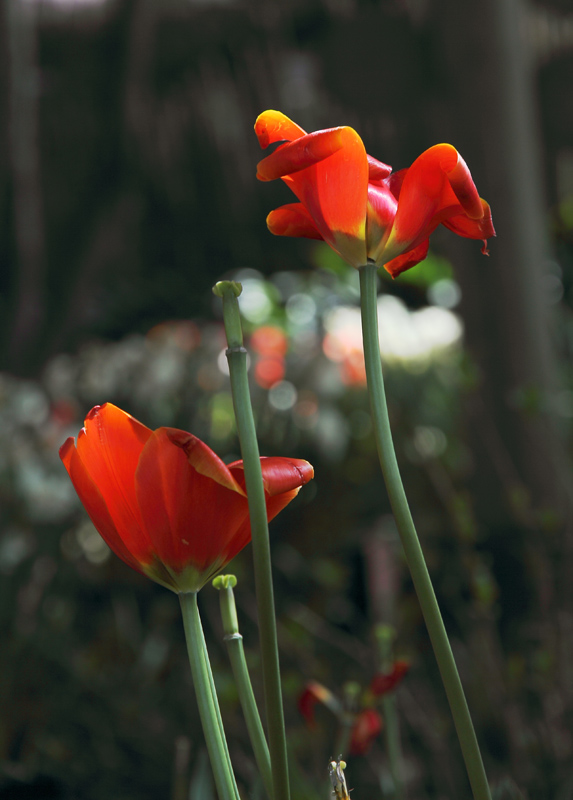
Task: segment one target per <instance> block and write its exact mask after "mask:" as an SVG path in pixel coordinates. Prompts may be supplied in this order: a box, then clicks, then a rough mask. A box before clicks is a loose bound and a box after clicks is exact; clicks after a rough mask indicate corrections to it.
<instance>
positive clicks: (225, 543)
mask: <svg viewBox="0 0 573 800" xmlns="http://www.w3.org/2000/svg"><path fill="white" fill-rule="evenodd" d="M60 458H61V459H62V461H63V462H64V466H65V467H66V469H67V471H68V474H69V476H70V478H71V480H72V483H73V484H74V487H75V489H76V491H77V493H78V495H79V498H80V500H81V501H82V503H83V505H84V506H85V509H86V511H87V512H88V514H89V516H90V518H91V520H92V522H93V524H94V525H95V527H96V528H97V530H98V531H99V533H100V534H101V536H102V537H103V539H104V540H105V541H106V542H107V544H108V545H109V546H110V548H111V549H112V550H113V551H114V552H115V553H116V555H118V556H119V557H120V558H121V559H123V561H125V563H126V564H128V565H129V566H130V567H133V569H135V570H137V571H138V572H141V573H143V574H145V575H147V576H148V577H149V578H152V579H153V580H154V581H157V583H161V584H162V585H163V586H166V587H167V588H169V589H171V590H173V591H174V592H196V591H198V590H199V589H200V588H201V587H202V586H203V585H204V584H205V583H207V581H208V580H209V579H210V578H212V577H213V576H214V575H215V574H216V573H217V572H219V570H221V569H222V568H223V567H224V566H225V565H226V564H227V563H228V562H229V561H230V560H231V559H232V558H234V556H236V555H237V553H238V552H239V551H240V550H242V549H243V547H244V546H245V545H246V544H247V543H248V542H249V541H250V539H251V529H250V523H249V509H248V503H247V494H246V491H245V478H244V473H243V462H242V461H236V462H234V463H233V464H229V465H228V466H227V465H225V464H224V463H223V462H222V461H221V459H220V458H219V457H218V456H216V455H215V453H213V451H212V450H211V449H210V448H209V447H207V445H206V444H204V443H203V442H202V441H201V440H200V439H197V437H195V436H193V435H192V434H190V433H186V432H185V431H180V430H176V429H175V428H158V429H157V430H156V431H152V430H150V429H149V428H146V427H145V425H142V424H141V423H140V422H138V421H137V420H136V419H134V418H133V417H132V416H130V415H129V414H126V413H125V412H124V411H121V409H119V408H117V407H116V406H113V405H112V404H111V403H106V404H105V405H103V406H96V407H95V408H93V409H92V410H91V411H90V413H89V414H88V416H87V418H86V420H85V423H84V428H82V430H81V431H80V434H79V436H78V437H77V440H74V439H73V438H69V439H68V440H67V441H66V442H65V443H64V444H63V445H62V447H61V448H60ZM261 469H262V473H263V483H264V487H265V498H266V504H267V516H268V519H269V520H271V519H272V518H273V517H275V516H276V515H277V514H278V513H279V511H281V509H283V508H284V507H285V506H286V505H287V504H288V503H289V502H290V501H291V500H292V499H293V498H294V497H295V496H296V494H297V493H298V491H299V490H300V488H301V486H303V485H304V484H305V483H307V482H308V481H309V480H311V478H312V477H313V474H314V473H313V469H312V467H311V465H310V464H309V463H308V462H307V461H302V460H300V459H294V458H293V459H291V458H261Z"/></svg>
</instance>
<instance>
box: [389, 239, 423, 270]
mask: <svg viewBox="0 0 573 800" xmlns="http://www.w3.org/2000/svg"><path fill="white" fill-rule="evenodd" d="M429 247H430V240H429V239H425V240H424V241H423V242H422V244H419V245H418V246H417V247H414V249H413V250H408V251H407V252H406V253H403V254H402V255H401V256H396V258H393V259H392V260H391V261H387V262H386V264H384V269H385V270H386V271H387V272H389V273H390V275H391V276H392V277H393V278H397V277H398V275H400V273H401V272H405V271H406V270H407V269H410V268H411V267H415V266H416V264H419V263H420V261H423V260H424V259H425V258H426V256H427V255H428V249H429Z"/></svg>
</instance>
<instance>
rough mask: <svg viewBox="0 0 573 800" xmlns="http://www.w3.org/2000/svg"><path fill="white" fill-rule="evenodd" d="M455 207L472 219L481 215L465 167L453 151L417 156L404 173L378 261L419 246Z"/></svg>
mask: <svg viewBox="0 0 573 800" xmlns="http://www.w3.org/2000/svg"><path fill="white" fill-rule="evenodd" d="M456 206H458V207H459V206H461V210H462V211H463V212H464V213H465V215H466V216H468V217H470V218H471V219H480V218H481V217H482V216H483V214H484V209H483V206H482V201H481V199H480V197H479V195H478V192H477V189H476V187H475V184H474V182H473V180H472V177H471V174H470V171H469V169H468V167H467V164H466V163H465V161H464V160H463V158H462V157H461V156H460V155H459V153H458V152H457V150H456V149H455V147H452V145H449V144H438V145H435V146H434V147H430V148H429V149H428V150H426V151H425V152H424V153H422V155H421V156H418V158H417V159H416V160H415V161H414V163H413V164H412V166H411V167H410V168H409V169H408V170H407V172H406V174H405V177H404V181H403V184H402V188H401V191H400V196H399V202H398V211H397V212H396V219H395V220H394V225H393V228H392V231H391V233H390V236H389V237H388V240H387V242H386V245H385V249H384V253H381V254H380V257H381V258H383V257H384V256H390V257H391V256H392V255H393V254H396V255H399V254H401V253H403V252H404V250H405V249H406V248H412V247H416V246H417V245H419V244H420V243H421V242H422V241H423V240H424V239H425V238H426V237H428V236H429V235H430V233H431V232H432V231H433V230H434V228H435V227H436V225H437V224H438V223H439V222H441V221H444V218H445V217H446V216H451V214H452V212H454V213H455V211H454V209H455V207H456ZM446 209H448V212H447V213H446ZM480 238H481V237H480Z"/></svg>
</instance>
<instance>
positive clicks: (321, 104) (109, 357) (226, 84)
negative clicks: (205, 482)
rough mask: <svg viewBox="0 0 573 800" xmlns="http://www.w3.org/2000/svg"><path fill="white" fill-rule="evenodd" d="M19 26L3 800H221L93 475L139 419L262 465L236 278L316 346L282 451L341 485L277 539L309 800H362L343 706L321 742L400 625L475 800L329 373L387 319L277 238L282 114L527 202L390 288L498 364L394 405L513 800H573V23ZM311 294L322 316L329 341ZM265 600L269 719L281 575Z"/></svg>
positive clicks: (61, 19)
mask: <svg viewBox="0 0 573 800" xmlns="http://www.w3.org/2000/svg"><path fill="white" fill-rule="evenodd" d="M1 11H2V13H1V16H0V24H1V28H0V39H1V46H0V87H1V88H0V120H1V122H0V263H1V264H2V270H1V272H0V311H1V313H0V368H1V369H2V373H1V374H0V439H1V442H2V447H1V448H0V450H1V452H0V500H1V505H0V518H1V522H2V525H1V530H0V573H1V575H0V592H1V594H2V603H1V604H0V619H1V626H2V628H1V629H2V647H1V650H0V686H1V687H2V689H1V692H0V797H2V798H11V797H25V798H33V797H41V798H49V797H54V798H55V797H65V798H81V799H82V800H83V798H86V800H99V799H100V798H103V797H109V796H112V797H114V798H116V799H117V800H131V798H150V799H151V798H155V797H158V796H163V797H168V796H171V797H172V798H173V800H179V799H180V798H184V797H187V796H188V791H189V789H188V787H189V781H190V780H191V790H190V791H191V794H190V795H189V796H191V797H192V798H199V799H200V800H203V799H204V800H209V798H210V796H211V794H210V792H211V789H210V788H209V779H208V769H206V766H205V754H204V750H203V744H202V736H201V732H200V729H199V727H198V720H197V714H196V710H195V703H194V699H193V692H192V686H191V681H190V676H189V670H188V666H187V664H186V661H185V650H184V643H183V639H182V630H181V624H180V620H179V616H178V608H177V601H176V599H175V598H174V597H172V596H171V595H170V594H168V593H167V592H165V591H164V590H162V589H161V588H160V587H155V586H154V585H151V584H150V583H149V582H146V581H144V580H143V579H140V578H139V576H137V575H135V574H131V573H130V572H129V570H128V569H127V568H124V566H123V564H121V563H120V562H119V561H118V560H117V559H115V558H110V557H108V556H109V554H108V553H107V551H106V550H105V549H103V548H102V545H101V542H100V540H99V538H98V537H97V534H95V532H94V531H93V529H92V528H91V527H90V525H89V523H88V522H87V521H86V517H85V516H84V515H83V512H81V510H80V509H78V507H77V504H76V503H75V502H74V498H73V495H72V493H71V490H70V487H69V486H68V483H67V478H66V476H65V474H64V473H63V469H62V467H61V465H60V463H59V460H58V457H57V448H58V446H59V444H61V442H62V441H63V440H64V439H65V437H66V436H67V435H72V434H74V433H75V432H77V430H78V429H79V427H80V425H81V419H82V416H83V415H84V414H85V413H86V412H87V410H88V409H89V408H90V407H91V406H92V405H94V404H96V403H101V402H105V401H106V400H111V401H113V402H116V403H118V404H119V405H121V406H122V407H123V408H125V409H126V410H128V411H130V412H132V413H134V414H135V415H136V416H138V417H139V418H140V419H142V421H144V422H145V423H147V424H149V425H151V426H159V425H178V426H180V427H182V428H185V429H188V430H192V431H193V432H194V433H196V434H197V435H199V436H201V437H203V438H204V439H205V440H206V441H208V442H209V443H210V444H211V446H213V447H214V449H215V450H216V451H217V452H219V453H220V454H221V455H222V456H225V457H226V458H227V457H228V458H231V457H233V454H235V457H236V453H237V443H236V440H235V437H234V430H233V424H232V418H231V415H230V405H229V395H228V386H227V382H226V378H225V376H224V375H223V373H222V372H221V371H220V370H219V369H218V368H217V358H218V356H219V354H220V352H221V350H222V349H223V347H224V341H223V338H222V332H221V326H220V322H219V321H218V319H219V317H218V315H219V309H218V306H217V304H216V303H214V302H213V298H212V295H211V292H210V289H211V286H212V285H213V283H214V282H215V281H216V280H218V279H220V278H221V277H223V276H227V275H238V276H239V277H242V278H243V280H246V281H251V284H252V289H253V292H254V295H253V296H254V297H255V299H256V298H257V297H258V301H260V300H261V297H263V298H266V303H267V307H266V311H265V313H264V314H262V315H261V316H260V318H258V321H259V322H260V321H264V322H265V324H273V325H278V326H281V327H283V328H285V329H286V330H287V332H288V334H289V337H290V341H291V348H290V350H289V355H288V357H287V363H286V378H287V384H288V385H287V387H286V391H287V395H288V392H289V391H290V392H291V394H292V392H293V391H294V394H292V397H293V398H295V399H293V400H292V402H290V401H289V400H288V396H287V399H286V400H284V396H281V395H273V394H272V393H271V392H267V390H266V389H265V388H263V387H261V386H257V385H256V384H255V383H254V385H253V389H254V402H255V409H256V413H257V420H258V426H259V431H260V435H261V449H262V451H263V452H265V453H267V454H270V453H280V454H283V455H287V454H291V455H296V456H299V457H306V458H308V459H309V460H311V461H312V463H313V464H314V465H315V468H316V475H317V477H316V481H315V483H314V484H313V485H312V486H309V487H307V488H306V489H305V490H304V491H303V492H302V493H301V495H300V496H299V498H298V499H297V501H296V502H295V503H293V505H292V507H290V508H289V510H288V511H287V512H285V513H284V514H283V515H282V516H281V517H280V518H279V519H277V520H276V522H275V523H274V526H273V552H274V559H275V566H276V587H277V602H278V611H279V618H280V627H279V632H280V640H281V648H282V659H283V668H284V685H285V704H286V714H287V722H288V726H289V743H290V746H291V748H292V753H293V759H292V760H293V765H295V766H293V786H294V791H293V794H294V796H295V798H305V800H311V798H314V797H326V796H328V795H327V792H328V788H327V786H326V784H325V776H326V765H327V762H328V759H329V757H331V756H332V755H333V754H334V753H333V748H334V746H335V737H334V735H333V732H332V728H333V722H332V718H331V717H329V716H328V712H327V711H326V710H324V709H319V710H318V712H317V717H318V728H317V730H316V731H313V732H312V733H310V732H309V731H308V730H307V729H306V727H305V725H304V724H303V722H302V721H301V718H300V716H299V714H298V711H297V707H296V702H297V697H298V695H299V694H300V692H301V690H302V688H303V686H304V683H305V682H306V681H307V680H310V679H314V680H319V681H321V682H323V683H324V684H325V685H327V686H328V687H329V688H330V689H331V690H332V691H334V692H336V693H337V694H339V695H340V696H341V695H342V692H343V685H344V684H345V682H346V681H349V680H353V681H358V682H359V683H360V684H361V685H362V686H363V687H365V686H367V685H368V683H369V681H370V679H371V677H372V675H373V674H374V673H375V672H376V671H377V669H378V667H379V662H378V658H377V655H376V648H375V646H374V641H373V629H374V626H375V624H376V623H381V622H382V623H389V624H392V625H393V626H394V627H395V628H396V630H397V642H396V652H397V654H398V655H405V656H406V657H408V658H409V659H410V660H411V662H412V668H411V671H410V673H409V675H408V677H407V678H406V680H405V682H404V683H403V685H402V686H401V687H400V689H399V691H398V693H397V704H398V709H399V714H400V719H401V726H402V739H403V749H404V772H405V778H406V783H407V796H408V797H409V798H411V800H417V798H420V799H421V798H449V797H452V798H453V797H464V796H468V791H469V790H468V787H467V784H466V782H465V781H466V779H465V776H464V772H463V768H462V767H461V764H460V760H461V758H460V754H459V752H458V749H457V744H456V741H455V736H454V732H453V730H452V725H451V721H450V717H449V712H448V710H447V705H446V701H445V698H444V695H443V690H442V688H441V685H440V681H439V677H438V675H437V670H436V667H435V664H434V660H433V656H432V654H431V650H430V647H429V643H428V640H427V635H426V632H425V628H424V626H423V622H422V620H421V617H420V613H419V609H418V606H417V602H416V600H415V596H414V595H413V590H412V587H411V585H410V581H409V578H408V576H407V574H406V572H405V568H404V564H403V561H402V557H401V554H400V549H399V546H398V543H397V539H396V533H395V529H394V526H393V523H392V520H391V517H390V516H389V508H388V503H387V500H386V496H385V492H384V490H383V488H382V484H381V478H380V476H379V468H378V465H377V459H376V454H375V451H374V448H373V444H372V441H371V436H370V435H369V429H368V422H367V420H368V417H367V410H368V404H367V398H366V396H365V393H364V391H363V389H362V388H361V387H360V386H359V385H358V386H352V385H350V386H349V385H348V383H344V380H343V379H344V374H343V373H341V372H340V371H339V368H338V366H337V365H336V364H334V363H332V362H330V361H329V360H328V359H327V358H325V356H324V353H323V352H322V349H321V342H322V337H323V336H324V334H325V330H326V329H327V318H328V313H329V311H331V310H332V308H334V307H335V306H336V305H337V304H345V305H346V306H356V302H357V301H356V275H354V274H353V273H352V272H351V271H350V270H347V269H345V268H343V267H341V265H340V264H338V262H337V261H336V259H333V258H332V257H331V256H330V254H329V253H328V252H325V251H324V250H321V249H320V248H318V249H317V248H316V246H315V243H309V242H304V241H296V240H281V239H277V238H273V237H272V236H270V235H269V234H268V232H267V230H266V227H265V223H264V219H265V216H266V214H267V213H268V211H269V210H270V209H272V208H274V207H276V206H277V205H279V204H280V203H282V202H287V199H286V198H287V195H288V193H287V192H286V190H285V189H284V187H283V186H282V185H278V184H277V185H275V184H259V183H257V181H256V180H255V177H254V176H255V164H256V162H257V160H259V158H260V157H261V155H260V151H259V148H258V145H257V142H256V139H255V136H254V134H253V131H252V126H253V123H254V120H255V118H256V116H257V114H258V113H260V112H261V111H262V110H264V109H265V108H278V109H280V110H282V111H284V112H285V113H287V114H288V115H290V116H292V117H293V118H294V119H295V120H296V121H297V122H298V123H299V124H301V125H302V126H303V127H305V128H306V129H308V130H312V129H318V128H323V127H330V126H334V125H339V124H350V125H352V126H354V127H355V128H356V129H357V130H358V131H359V132H360V134H361V135H362V137H363V139H364V141H365V144H366V147H367V150H368V151H369V152H371V153H372V154H374V155H376V156H377V157H379V158H380V159H381V160H383V161H385V162H387V163H390V164H392V165H393V166H394V167H395V168H400V167H402V166H407V165H408V164H410V163H411V162H412V161H413V159H414V158H415V157H416V156H417V155H418V154H419V153H420V152H422V151H423V150H424V149H425V148H426V147H428V146H430V145H431V144H434V143H435V142H438V141H451V142H452V143H453V144H454V145H455V146H456V147H457V148H458V149H459V150H460V151H461V152H462V154H463V155H464V157H465V159H466V161H467V162H468V164H469V165H470V168H471V169H472V174H473V175H474V178H475V180H476V183H477V185H478V188H479V190H480V193H481V194H482V196H484V197H485V198H486V199H488V201H489V202H490V203H491V205H492V208H493V213H494V221H495V223H496V228H497V233H498V238H497V239H496V240H495V241H492V242H490V250H491V256H490V258H489V259H486V258H484V257H483V256H482V255H481V254H480V252H479V246H478V245H477V244H476V243H475V242H470V241H467V240H461V239H457V238H456V237H454V236H453V235H451V234H448V233H447V232H446V233H440V232H437V233H436V235H435V237H434V241H433V248H434V249H433V256H432V265H433V266H432V265H430V264H427V265H422V266H420V267H418V268H416V270H413V271H412V274H411V276H410V277H407V276H404V277H403V278H400V279H398V280H397V281H395V282H392V281H390V280H389V279H384V280H383V283H382V290H383V291H384V292H385V293H386V294H388V295H395V296H396V297H397V298H399V299H400V300H401V301H402V302H403V303H404V304H405V306H398V307H399V308H404V309H405V307H407V308H409V309H410V311H411V312H416V311H420V310H423V309H425V308H426V307H427V306H428V305H432V302H433V301H432V299H431V297H432V296H431V292H430V293H428V291H427V289H428V285H429V284H433V283H435V281H436V280H438V279H444V277H445V278H446V279H447V280H448V281H449V286H450V288H451V287H452V286H453V287H454V288H456V287H457V289H459V290H460V291H461V304H460V306H459V308H458V309H457V311H458V312H459V314H460V315H461V318H462V319H463V323H464V329H465V338H464V344H463V348H462V347H460V346H459V345H458V346H454V347H451V348H449V349H448V348H446V349H445V350H444V351H443V352H442V353H441V355H437V356H435V357H434V356H432V357H430V356H425V357H423V358H421V359H420V358H418V359H416V358H406V357H401V358H399V357H394V358H392V357H390V356H387V359H386V360H387V373H388V395H389V402H390V406H391V414H392V422H393V426H394V430H395V437H396V442H397V448H398V452H399V457H400V461H401V463H402V466H403V470H404V478H405V483H406V486H407V490H408V493H409V496H410V498H411V504H412V507H413V510H414V516H415V518H416V521H417V523H418V526H419V531H420V534H421V536H422V539H423V544H424V549H425V551H426V553H427V557H428V561H429V565H430V569H431V572H432V575H433V577H434V580H435V585H436V590H437V593H438V596H439V600H440V603H441V605H442V607H443V610H444V615H445V619H446V623H447V626H448V630H449V632H450V634H451V637H452V642H453V647H454V650H455V653H456V657H457V659H458V662H459V665H460V670H461V674H462V680H463V682H464V684H465V686H466V689H467V693H468V700H469V704H470V707H471V710H472V713H473V716H474V718H475V722H476V728H477V733H478V738H479V740H480V743H481V744H482V746H483V751H484V759H485V762H486V767H487V770H488V774H489V775H490V777H491V779H492V782H493V783H494V785H495V786H496V787H497V789H496V792H497V797H498V798H512V797H526V798H530V799H531V800H533V798H535V800H554V799H556V800H567V798H570V797H571V796H573V771H572V768H571V764H572V762H573V757H572V755H573V741H572V739H571V729H572V724H573V719H572V715H573V669H572V667H571V664H572V663H573V658H572V642H573V605H572V601H573V598H572V593H571V586H572V581H571V575H572V574H573V572H572V569H573V538H572V537H573V530H572V529H571V469H570V455H571V420H572V419H573V374H572V370H571V351H572V349H573V318H572V313H571V310H572V303H573V294H572V291H573V103H572V102H571V86H572V85H573V16H572V14H571V9H570V5H569V4H568V3H566V2H557V0H554V2H544V3H541V2H538V3H527V4H526V3H524V2H519V0H484V2H482V3H479V4H474V3H460V2H459V1H458V0H310V1H309V0H304V2H303V0H288V2H278V1H275V2H263V0H244V2H235V0H221V2H219V1H217V0H204V2H197V1H195V0H193V1H192V2H191V1H190V2H183V1H182V0H169V2H153V0H108V2H102V3H98V2H97V1H96V0H93V1H92V2H88V1H87V0H86V1H85V2H80V1H79V0H76V2H70V3H66V2H64V0H53V2H48V0H43V1H42V2H39V1H38V2H36V0H28V2H25V0H6V2H5V3H4V4H3V5H2V9H1ZM448 264H452V265H453V267H454V271H453V276H454V280H453V282H452V272H451V268H450V267H449V266H448ZM436 265H438V266H437V267H436ZM440 265H441V266H440ZM444 265H445V266H444ZM432 270H433V271H432ZM301 296H302V297H306V298H310V299H311V301H312V308H313V309H314V310H312V308H311V311H310V312H309V313H308V314H307V317H308V319H307V321H306V322H304V323H303V322H301V317H300V314H299V316H298V317H297V315H296V313H293V312H292V309H293V308H295V307H296V308H299V310H300V308H301V307H303V306H304V303H303V306H300V302H299V299H300V297H301ZM293 298H295V300H293ZM297 298H298V299H297ZM297 303H298V304H299V305H297ZM289 304H290V305H289ZM306 308H307V311H308V306H306ZM388 308H390V306H388ZM289 309H290V310H289ZM303 310H304V308H303ZM305 313H306V312H305ZM404 313H405V310H404ZM303 316H304V314H303ZM409 319H411V318H409ZM297 320H298V322H297ZM256 323H257V316H256V314H254V315H251V317H250V318H247V321H246V326H247V332H252V330H253V329H254V328H255V327H256ZM412 324H413V323H412ZM305 326H306V327H305ZM309 326H310V327H309ZM403 335H405V334H403ZM305 337H306V338H305ZM347 377H348V376H347ZM289 387H290V388H289ZM281 397H283V399H282V400H281ZM277 398H278V399H277ZM289 402H290V405H289ZM233 570H234V571H236V572H237V574H238V576H239V587H238V590H237V601H238V604H239V610H240V614H241V625H242V626H243V632H244V635H245V641H246V645H247V649H248V652H249V660H250V663H251V666H252V668H253V676H254V679H255V684H256V689H257V692H258V693H260V686H259V682H258V674H259V672H258V653H257V638H256V622H255V605H256V601H255V598H254V594H253V589H252V576H251V572H250V563H249V552H248V550H247V552H245V553H244V554H242V555H241V556H240V557H239V559H238V560H237V562H236V563H234V564H233ZM201 599H202V609H203V614H204V617H205V624H206V628H207V630H208V638H209V643H210V647H211V650H212V655H213V662H214V669H215V673H216V679H217V683H218V686H219V689H220V692H221V698H222V704H223V711H224V716H225V721H226V724H227V726H228V733H229V739H230V746H231V751H232V757H233V762H234V764H236V766H237V772H238V777H239V781H240V784H241V786H242V788H243V790H244V792H245V797H247V796H253V797H256V796H257V795H256V791H257V788H256V781H255V779H254V768H253V763H252V757H251V753H250V750H249V747H248V745H247V743H246V738H245V731H244V727H243V723H242V720H241V716H240V713H239V711H238V708H237V699H236V695H235V690H234V687H233V685H232V681H231V679H230V676H229V670H228V665H227V662H226V657H225V652H224V648H223V646H222V642H221V626H220V622H219V619H218V611H217V597H216V593H215V592H213V590H212V589H211V588H210V587H207V588H206V589H205V590H204V591H203V592H202V597H201ZM386 770H387V766H386V756H385V752H384V747H383V739H380V740H379V741H378V742H377V743H376V744H375V745H374V747H373V749H372V750H371V752H370V753H369V754H368V755H367V756H365V757H360V758H356V759H355V760H353V761H350V762H349V767H348V779H349V784H350V785H351V786H353V787H354V793H353V797H354V798H355V800H361V798H365V797H377V796H380V797H382V796H389V795H388V794H385V793H384V792H386V791H387V782H385V781H387V777H386V776H387V772H386Z"/></svg>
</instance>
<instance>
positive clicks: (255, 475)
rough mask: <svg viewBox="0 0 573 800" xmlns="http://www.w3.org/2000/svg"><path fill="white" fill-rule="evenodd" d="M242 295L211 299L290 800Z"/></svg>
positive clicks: (222, 290)
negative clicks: (217, 302)
mask: <svg viewBox="0 0 573 800" xmlns="http://www.w3.org/2000/svg"><path fill="white" fill-rule="evenodd" d="M241 290H242V287H241V285H240V284H237V283H234V282H232V281H221V282H220V283H218V284H216V286H215V288H214V292H215V294H216V295H217V296H219V297H222V299H223V319H224V323H225V333H226V335H227V343H228V345H229V347H228V349H227V360H228V362H229V372H230V376H231V392H232V395H233V407H234V410H235V418H236V421H237V432H238V434H239V442H240V445H241V455H242V457H243V468H244V470H245V484H246V487H247V497H248V501H249V516H250V520H251V535H252V543H253V562H254V571H255V589H256V595H257V611H258V619H259V635H260V645H261V664H262V672H263V687H264V694H265V710H266V720H267V729H268V734H269V751H270V756H271V767H272V774H273V800H290V787H289V774H288V763H287V747H286V735H285V725H284V712H283V701H282V689H281V676H280V668H279V653H278V642H277V624H276V618H275V601H274V592H273V581H272V571H271V550H270V543H269V526H268V521H267V507H266V502H265V491H264V487H263V476H262V472H261V461H260V455H259V444H258V441H257V433H256V429H255V420H254V417H253V409H252V406H251V396H250V392H249V382H248V376H247V351H246V350H245V348H244V347H243V333H242V329H241V316H240V312H239V303H238V300H237V298H238V296H239V294H240V293H241Z"/></svg>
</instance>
